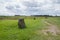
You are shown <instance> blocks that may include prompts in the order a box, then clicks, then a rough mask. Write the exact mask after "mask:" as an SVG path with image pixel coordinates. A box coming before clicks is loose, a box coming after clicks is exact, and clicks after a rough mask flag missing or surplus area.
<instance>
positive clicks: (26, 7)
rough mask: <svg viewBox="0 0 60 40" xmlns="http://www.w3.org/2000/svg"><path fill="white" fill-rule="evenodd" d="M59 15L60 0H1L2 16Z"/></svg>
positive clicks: (0, 13)
mask: <svg viewBox="0 0 60 40" xmlns="http://www.w3.org/2000/svg"><path fill="white" fill-rule="evenodd" d="M14 15H27V16H29V15H53V16H55V15H58V16H60V0H0V16H14Z"/></svg>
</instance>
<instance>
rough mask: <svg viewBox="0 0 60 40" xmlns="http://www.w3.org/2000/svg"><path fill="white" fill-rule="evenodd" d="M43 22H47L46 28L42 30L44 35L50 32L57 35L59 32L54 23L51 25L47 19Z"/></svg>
mask: <svg viewBox="0 0 60 40" xmlns="http://www.w3.org/2000/svg"><path fill="white" fill-rule="evenodd" d="M44 22H45V24H47V25H48V26H47V28H46V29H43V30H42V33H43V34H45V35H48V34H51V35H57V34H60V30H59V29H58V27H57V26H56V25H53V24H51V23H49V22H47V21H44Z"/></svg>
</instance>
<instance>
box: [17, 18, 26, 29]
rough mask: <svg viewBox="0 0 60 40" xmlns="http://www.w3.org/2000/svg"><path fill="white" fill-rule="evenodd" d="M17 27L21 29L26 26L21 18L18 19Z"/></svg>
mask: <svg viewBox="0 0 60 40" xmlns="http://www.w3.org/2000/svg"><path fill="white" fill-rule="evenodd" d="M18 27H19V28H21V29H23V28H26V26H25V22H24V19H23V18H22V19H19V20H18Z"/></svg>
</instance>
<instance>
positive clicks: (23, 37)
mask: <svg viewBox="0 0 60 40" xmlns="http://www.w3.org/2000/svg"><path fill="white" fill-rule="evenodd" d="M49 19H51V18H49ZM58 19H59V18H58ZM43 20H45V19H44V18H37V19H36V20H33V19H25V20H24V21H25V24H26V27H27V28H25V29H19V28H18V25H17V24H18V20H0V40H48V39H51V40H60V35H58V36H53V35H48V36H47V35H44V34H42V33H40V32H37V31H39V30H41V29H44V28H45V27H46V25H45V23H43ZM56 20H57V19H56ZM59 22H60V21H59ZM57 23H58V22H57ZM58 24H60V23H58Z"/></svg>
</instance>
